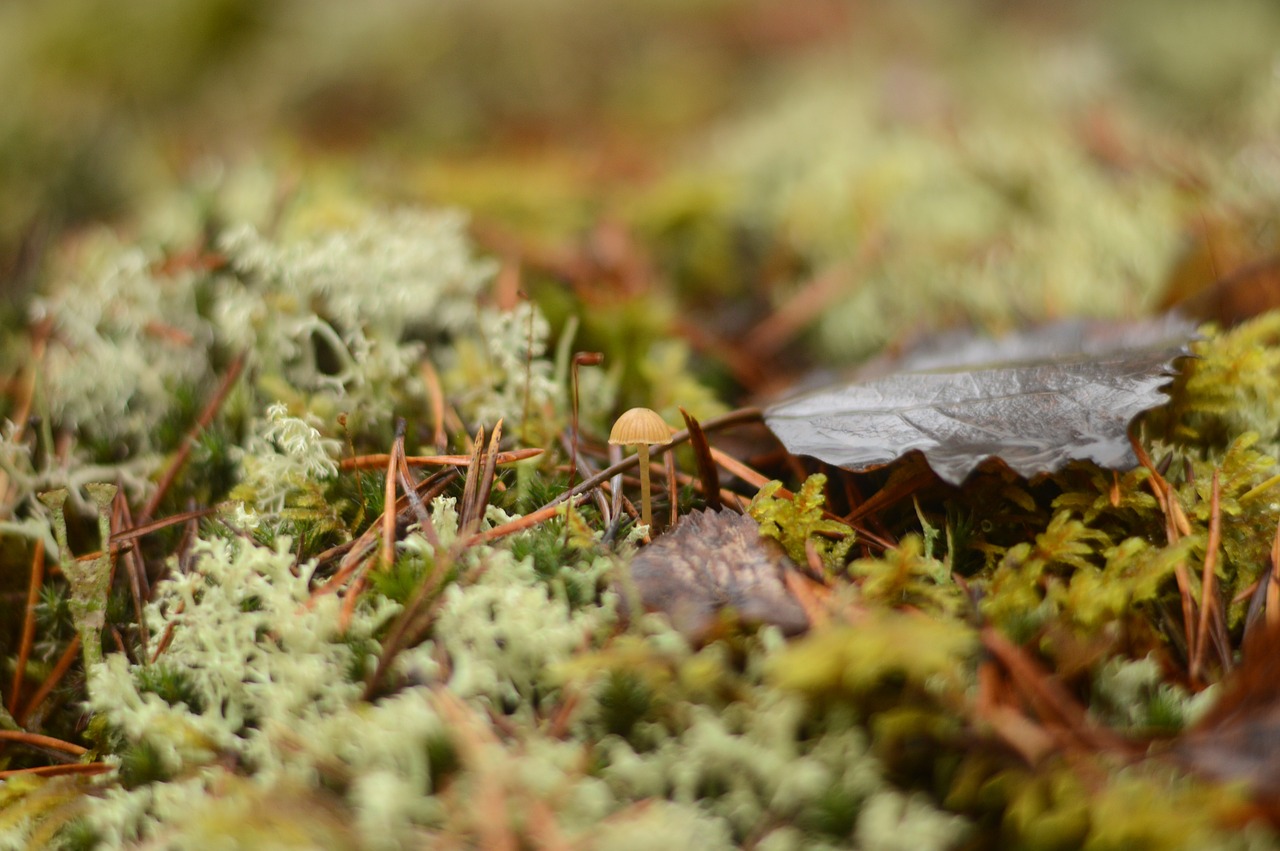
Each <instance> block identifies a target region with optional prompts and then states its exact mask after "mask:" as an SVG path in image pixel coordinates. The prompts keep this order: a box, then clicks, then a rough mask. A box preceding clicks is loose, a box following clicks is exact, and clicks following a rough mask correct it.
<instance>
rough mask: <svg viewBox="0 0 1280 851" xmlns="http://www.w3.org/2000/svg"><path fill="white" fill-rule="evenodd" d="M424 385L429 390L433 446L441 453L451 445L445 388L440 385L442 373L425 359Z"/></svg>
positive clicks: (422, 368)
mask: <svg viewBox="0 0 1280 851" xmlns="http://www.w3.org/2000/svg"><path fill="white" fill-rule="evenodd" d="M421 372H422V383H423V384H424V385H426V388H427V402H428V404H429V405H430V406H431V444H432V445H433V446H435V448H436V449H439V450H441V451H443V450H444V448H445V447H446V446H448V445H449V436H448V435H447V434H446V433H445V430H444V388H443V387H441V385H440V373H438V372H436V368H435V365H434V364H433V363H431V361H429V360H426V359H425V358H424V359H423V361H422V366H421Z"/></svg>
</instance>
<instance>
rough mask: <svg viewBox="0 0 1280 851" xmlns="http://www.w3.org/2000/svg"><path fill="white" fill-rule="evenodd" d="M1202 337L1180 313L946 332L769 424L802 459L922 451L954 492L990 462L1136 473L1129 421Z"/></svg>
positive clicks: (873, 458)
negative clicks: (994, 332)
mask: <svg viewBox="0 0 1280 851" xmlns="http://www.w3.org/2000/svg"><path fill="white" fill-rule="evenodd" d="M1194 337H1195V328H1194V326H1193V325H1192V324H1191V323H1190V322H1188V321H1187V320H1185V319H1183V318H1181V317H1179V316H1177V315H1176V314H1170V315H1167V316H1165V317H1161V318H1156V319H1150V320H1143V321H1137V322H1101V321H1088V320H1070V321H1064V322H1058V323H1055V324H1052V325H1046V326H1041V327H1038V328H1033V329H1028V330H1026V331H1022V332H1020V333H1017V334H1012V335H1010V336H1007V337H1003V338H1000V339H995V340H991V339H984V338H980V337H974V336H972V335H969V334H944V335H940V336H938V337H936V338H935V339H934V340H933V341H932V342H931V343H929V344H927V345H924V346H920V347H917V348H915V349H913V350H911V351H909V352H907V353H905V354H902V355H899V356H896V357H891V358H888V359H879V360H876V361H873V362H871V363H870V364H868V365H867V366H866V367H864V368H863V369H862V370H861V371H860V373H859V376H858V377H857V378H855V380H853V381H852V382H849V383H847V384H843V385H839V386H835V387H830V388H826V389H821V390H816V391H812V392H809V393H804V394H802V395H800V396H797V397H794V398H792V399H789V400H784V401H782V402H779V403H778V404H776V405H773V406H771V407H769V408H768V409H766V411H765V422H766V423H767V424H768V426H769V428H771V429H772V430H773V432H774V433H775V434H776V435H777V436H778V437H779V438H780V439H781V440H782V442H783V444H784V445H785V446H786V447H787V449H788V450H789V451H790V452H792V453H794V454H797V455H809V456H812V457H814V458H817V459H819V460H821V461H825V462H827V463H828V464H835V465H837V466H839V467H844V468H845V469H848V470H854V471H861V470H867V469H871V468H874V467H879V466H884V465H886V464H889V463H891V462H893V461H895V460H897V459H898V458H901V457H902V456H903V455H905V454H907V453H908V452H911V451H919V452H922V453H923V454H924V456H925V458H926V459H928V462H929V466H930V467H932V468H933V470H934V472H936V473H937V474H938V475H939V476H940V477H941V478H942V479H944V480H946V481H947V482H950V483H951V484H960V482H962V481H964V479H965V477H967V476H968V475H969V473H971V472H972V471H973V470H974V468H976V467H977V466H978V465H979V464H981V463H982V462H983V461H985V460H986V459H988V458H999V459H1000V460H1002V461H1003V462H1004V463H1005V464H1007V465H1008V466H1009V467H1010V468H1011V469H1013V470H1014V471H1015V472H1017V473H1019V474H1020V475H1023V476H1026V477H1028V478H1030V477H1032V476H1035V475H1037V474H1039V473H1047V472H1055V471H1057V470H1060V469H1062V467H1063V466H1064V465H1065V464H1066V463H1067V462H1068V461H1072V460H1079V459H1088V460H1091V461H1094V462H1096V463H1097V464H1099V465H1101V466H1103V467H1112V468H1118V469H1127V468H1130V467H1133V466H1134V465H1136V464H1137V458H1136V457H1135V456H1134V454H1133V450H1132V448H1131V447H1130V445H1129V441H1128V438H1127V436H1126V435H1127V430H1128V427H1129V423H1130V422H1131V421H1132V420H1133V418H1134V417H1136V416H1137V415H1138V414H1140V413H1142V412H1143V411H1145V410H1148V409H1150V408H1154V407H1157V406H1159V405H1161V404H1163V402H1164V401H1165V399H1166V397H1165V395H1164V394H1163V393H1161V387H1162V386H1163V385H1165V384H1166V383H1168V381H1169V379H1170V377H1171V376H1172V372H1171V370H1172V365H1173V361H1174V360H1175V359H1176V358H1178V357H1181V356H1184V355H1186V354H1187V353H1188V351H1187V344H1188V343H1189V342H1190V341H1191V340H1192V339H1194Z"/></svg>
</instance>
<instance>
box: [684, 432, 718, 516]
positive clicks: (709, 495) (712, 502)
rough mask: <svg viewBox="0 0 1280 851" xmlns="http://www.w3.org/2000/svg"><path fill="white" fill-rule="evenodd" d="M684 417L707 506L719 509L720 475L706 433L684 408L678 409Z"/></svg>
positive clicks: (715, 509)
mask: <svg viewBox="0 0 1280 851" xmlns="http://www.w3.org/2000/svg"><path fill="white" fill-rule="evenodd" d="M680 416H682V417H684V425H685V430H686V431H687V432H688V433H689V446H690V447H691V448H692V449H693V462H694V464H695V465H696V466H697V468H698V478H699V479H701V480H702V494H703V496H704V497H705V499H706V500H707V508H710V509H711V510H713V511H719V510H720V505H721V503H720V476H719V474H718V473H717V472H716V464H715V461H714V460H712V458H711V447H710V446H709V445H708V444H707V435H706V433H705V432H703V430H702V425H701V424H700V423H699V422H698V421H697V420H696V419H694V417H693V416H692V415H691V414H690V413H689V412H688V411H686V410H685V409H684V408H681V409H680Z"/></svg>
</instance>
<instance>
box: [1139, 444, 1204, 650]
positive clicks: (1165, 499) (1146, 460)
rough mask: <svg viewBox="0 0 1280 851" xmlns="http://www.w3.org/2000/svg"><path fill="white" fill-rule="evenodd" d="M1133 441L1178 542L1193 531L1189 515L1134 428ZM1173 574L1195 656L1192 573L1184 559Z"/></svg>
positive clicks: (1168, 533)
mask: <svg viewBox="0 0 1280 851" xmlns="http://www.w3.org/2000/svg"><path fill="white" fill-rule="evenodd" d="M1129 443H1130V444H1131V445H1132V446H1133V452H1134V454H1135V455H1137V456H1138V463H1140V464H1141V465H1142V466H1143V467H1146V468H1147V472H1148V473H1150V474H1151V477H1150V478H1149V479H1148V480H1147V481H1148V482H1150V484H1151V492H1152V494H1154V495H1155V498H1156V502H1157V503H1158V504H1159V506H1160V511H1161V512H1163V514H1164V518H1165V538H1166V539H1167V540H1168V541H1169V543H1170V544H1176V543H1177V542H1178V540H1179V539H1180V538H1181V536H1182V535H1183V534H1188V535H1189V534H1191V527H1190V524H1189V523H1187V518H1186V515H1185V514H1183V513H1182V510H1181V508H1182V507H1181V506H1180V505H1179V506H1178V510H1177V511H1176V512H1175V511H1174V509H1173V508H1172V506H1174V505H1177V504H1178V498H1177V496H1176V495H1174V494H1173V493H1172V492H1171V488H1170V487H1169V483H1168V482H1167V481H1165V478H1164V476H1162V475H1160V471H1159V470H1158V469H1156V465H1155V463H1153V462H1152V460H1151V456H1150V455H1148V454H1147V450H1146V448H1145V447H1143V445H1142V443H1141V442H1140V441H1139V440H1138V438H1137V436H1136V435H1134V434H1133V433H1132V432H1130V433H1129ZM1179 518H1181V521H1182V524H1184V525H1185V527H1186V532H1185V533H1184V532H1183V531H1182V528H1183V525H1180V524H1179V523H1178V519H1179ZM1173 577H1174V579H1175V580H1176V581H1177V583H1178V596H1179V597H1180V598H1181V601H1182V628H1183V637H1184V640H1185V641H1186V642H1187V658H1191V657H1192V656H1194V655H1195V647H1196V641H1195V640H1196V636H1195V633H1194V632H1193V631H1192V630H1193V627H1192V624H1194V623H1195V622H1196V601H1195V597H1194V596H1192V594H1191V574H1190V573H1188V572H1187V565H1186V564H1185V563H1184V562H1181V561H1180V562H1178V564H1177V565H1175V566H1174V568H1173Z"/></svg>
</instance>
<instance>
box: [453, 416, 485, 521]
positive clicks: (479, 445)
mask: <svg viewBox="0 0 1280 851" xmlns="http://www.w3.org/2000/svg"><path fill="white" fill-rule="evenodd" d="M483 458H484V426H480V428H478V429H477V430H476V436H475V440H474V441H473V442H472V450H471V463H470V464H469V465H467V480H466V481H465V482H464V483H463V486H462V501H461V502H459V503H458V530H459V531H462V530H463V529H465V528H466V527H467V524H468V523H469V522H470V520H471V504H472V503H473V502H474V501H475V498H476V490H477V489H478V488H479V484H480V482H479V479H480V463H481V461H482V459H483Z"/></svg>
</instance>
